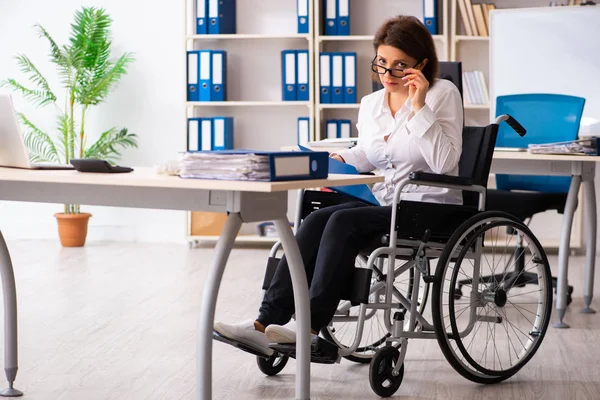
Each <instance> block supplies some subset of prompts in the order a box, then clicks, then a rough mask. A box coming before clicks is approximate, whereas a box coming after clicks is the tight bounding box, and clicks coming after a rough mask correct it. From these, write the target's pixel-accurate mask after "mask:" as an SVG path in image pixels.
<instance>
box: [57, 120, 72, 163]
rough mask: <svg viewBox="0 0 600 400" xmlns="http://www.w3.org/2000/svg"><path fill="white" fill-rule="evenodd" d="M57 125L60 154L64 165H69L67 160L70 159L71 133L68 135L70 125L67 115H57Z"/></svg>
mask: <svg viewBox="0 0 600 400" xmlns="http://www.w3.org/2000/svg"><path fill="white" fill-rule="evenodd" d="M57 123H58V132H60V134H61V135H60V142H59V144H60V147H61V153H62V154H63V160H64V163H65V164H68V163H69V160H70V159H71V158H72V157H71V153H70V150H69V149H70V148H71V147H70V143H71V133H70V125H71V118H69V115H68V114H66V113H64V114H59V115H58V119H57Z"/></svg>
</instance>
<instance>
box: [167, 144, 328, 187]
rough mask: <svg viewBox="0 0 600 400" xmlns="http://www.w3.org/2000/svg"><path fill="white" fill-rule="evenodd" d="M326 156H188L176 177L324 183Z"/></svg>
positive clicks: (244, 152)
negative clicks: (298, 180) (318, 180)
mask: <svg viewBox="0 0 600 400" xmlns="http://www.w3.org/2000/svg"><path fill="white" fill-rule="evenodd" d="M328 160H329V158H328V154H327V153H326V152H315V153H312V154H305V153H300V152H283V151H280V152H258V151H252V150H224V151H198V152H187V153H185V154H184V156H183V159H182V162H181V171H180V173H179V176H180V177H181V178H185V179H223V180H244V181H282V180H297V179H324V178H327V175H328V172H327V171H328Z"/></svg>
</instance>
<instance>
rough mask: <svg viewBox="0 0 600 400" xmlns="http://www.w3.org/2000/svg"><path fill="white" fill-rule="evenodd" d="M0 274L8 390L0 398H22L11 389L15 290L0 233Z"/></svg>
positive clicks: (15, 367) (14, 359)
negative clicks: (2, 293) (0, 278)
mask: <svg viewBox="0 0 600 400" xmlns="http://www.w3.org/2000/svg"><path fill="white" fill-rule="evenodd" d="M0 273H1V274H2V288H3V291H4V372H5V374H6V379H7V380H8V388H7V389H4V390H2V391H1V392H0V396H2V397H18V396H23V392H21V391H20V390H17V389H15V388H13V382H14V381H15V379H16V377H17V370H18V369H19V366H18V361H17V289H16V287H15V274H14V271H13V266H12V261H11V260H10V253H9V252H8V247H7V246H6V242H5V241H4V236H3V235H2V233H1V232H0Z"/></svg>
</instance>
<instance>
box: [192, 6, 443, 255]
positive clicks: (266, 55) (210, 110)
mask: <svg viewBox="0 0 600 400" xmlns="http://www.w3.org/2000/svg"><path fill="white" fill-rule="evenodd" d="M196 1H197V0H185V2H186V13H185V25H184V30H185V32H184V43H185V48H186V51H187V50H199V49H208V50H225V51H227V64H228V65H227V75H226V76H227V86H228V89H227V90H228V91H227V96H228V99H227V101H224V102H190V101H186V102H185V120H186V121H187V119H188V118H200V117H210V116H228V117H229V116H230V117H234V132H235V133H234V147H236V148H257V149H260V150H279V149H280V148H283V147H285V146H293V145H295V144H296V143H297V125H296V123H297V118H298V117H308V118H309V120H310V138H311V140H318V139H319V138H320V132H321V126H322V125H323V124H324V121H325V120H326V119H328V118H340V119H341V118H344V119H349V120H351V121H352V127H353V132H352V136H356V135H357V132H356V131H355V128H354V125H355V124H356V116H357V115H358V108H359V102H360V99H361V98H362V97H363V96H364V95H366V94H368V93H370V92H371V90H372V89H371V81H370V67H369V63H370V61H371V58H372V56H373V48H372V42H373V34H374V32H375V31H376V29H377V28H378V27H379V26H380V24H381V23H383V21H384V20H385V19H387V18H389V17H391V16H393V15H396V14H411V15H415V16H417V17H419V18H421V19H422V18H423V8H422V7H423V2H422V0H409V1H406V2H398V1H397V0H378V4H377V5H376V6H374V4H373V2H372V0H349V6H350V26H351V32H350V35H348V36H325V35H323V34H322V28H321V25H322V24H321V23H320V20H321V17H322V7H323V0H309V1H308V6H309V18H308V25H309V31H308V34H298V33H297V12H296V7H297V0H243V1H241V0H238V1H237V2H236V3H237V4H236V6H237V10H236V13H237V21H236V32H237V33H236V34H219V35H209V34H196V32H195V26H196V21H195V16H196V8H195V7H196ZM449 1H450V0H439V4H440V6H439V7H438V18H441V22H442V23H441V25H442V26H443V28H442V32H440V34H439V35H434V40H435V43H436V45H437V48H438V56H439V57H440V60H448V59H449V48H448V45H449V38H450V36H449V25H448V23H446V16H447V15H448V8H449V7H448V2H449ZM440 12H441V13H442V16H439V13H440ZM241 16H243V18H242V17H241ZM284 49H308V50H309V51H308V53H309V87H310V91H309V92H310V93H309V101H307V102H306V101H282V100H281V90H282V88H281V50H284ZM321 51H351V52H356V53H357V103H356V104H319V96H318V94H319V79H318V75H316V72H318V71H319V70H318V68H319V65H318V54H319V52H321ZM265 65H272V68H265ZM184 68H186V67H184ZM185 72H186V73H187V71H185ZM186 126H187V123H186ZM184 134H185V135H187V132H186V133H184ZM295 197H296V196H295V194H290V209H289V210H288V218H289V219H290V221H293V213H294V207H295V203H296V198H295ZM186 214H187V215H186V223H185V224H186V228H185V236H186V239H187V241H188V243H190V245H194V244H196V243H199V242H206V243H214V242H216V240H217V238H218V232H217V233H214V232H207V233H202V234H198V232H197V230H196V229H195V228H196V227H195V225H194V224H195V222H194V221H198V220H202V219H203V218H204V217H206V218H204V219H206V220H207V221H208V222H207V225H210V220H211V219H214V220H215V221H217V222H216V225H215V226H213V230H214V229H216V228H218V219H219V218H222V216H221V217H219V218H217V217H215V216H210V215H199V213H194V212H188V213H186ZM213 217H214V218H213ZM275 241H277V238H276V237H261V236H258V235H257V233H256V224H244V225H243V226H242V231H241V233H240V235H238V238H237V240H236V242H237V243H239V244H261V243H263V244H272V243H274V242H275Z"/></svg>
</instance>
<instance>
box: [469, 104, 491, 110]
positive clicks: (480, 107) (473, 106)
mask: <svg viewBox="0 0 600 400" xmlns="http://www.w3.org/2000/svg"><path fill="white" fill-rule="evenodd" d="M464 107H465V110H488V109H489V108H490V105H489V104H465V106H464Z"/></svg>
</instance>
